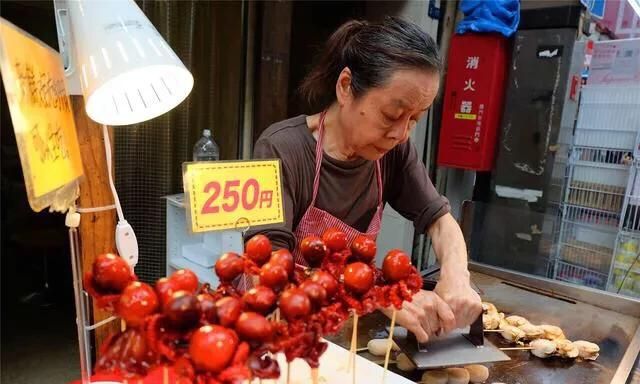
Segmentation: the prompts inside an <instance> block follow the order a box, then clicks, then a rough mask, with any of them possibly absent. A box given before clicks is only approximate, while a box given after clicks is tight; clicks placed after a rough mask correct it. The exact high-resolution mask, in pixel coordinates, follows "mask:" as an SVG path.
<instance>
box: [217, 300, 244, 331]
mask: <svg viewBox="0 0 640 384" xmlns="http://www.w3.org/2000/svg"><path fill="white" fill-rule="evenodd" d="M242 307H243V305H242V301H240V299H237V298H235V297H230V296H228V297H223V298H222V299H220V300H218V301H216V316H217V317H218V320H219V321H220V325H222V326H224V327H232V326H233V325H234V324H235V323H236V321H237V320H238V317H240V314H241V313H242Z"/></svg>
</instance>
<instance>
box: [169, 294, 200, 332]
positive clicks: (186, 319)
mask: <svg viewBox="0 0 640 384" xmlns="http://www.w3.org/2000/svg"><path fill="white" fill-rule="evenodd" d="M163 312H164V314H165V315H166V316H167V320H168V321H169V325H171V326H172V327H174V328H176V329H189V328H191V327H194V326H196V324H198V321H200V314H201V312H200V306H199V305H198V299H197V298H196V296H195V295H194V294H193V293H191V292H187V291H177V292H175V293H174V294H173V295H171V299H169V301H168V302H167V303H166V304H165V305H164V309H163Z"/></svg>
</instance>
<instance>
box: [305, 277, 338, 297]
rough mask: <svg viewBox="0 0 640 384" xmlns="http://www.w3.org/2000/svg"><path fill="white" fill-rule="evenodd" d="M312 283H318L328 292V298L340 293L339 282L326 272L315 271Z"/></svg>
mask: <svg viewBox="0 0 640 384" xmlns="http://www.w3.org/2000/svg"><path fill="white" fill-rule="evenodd" d="M311 281H313V282H315V283H318V284H320V285H321V286H322V288H324V289H325V290H326V291H327V297H332V296H333V295H335V294H336V292H338V281H337V280H336V279H335V278H334V277H333V276H331V274H330V273H328V272H325V271H315V272H314V273H313V275H311Z"/></svg>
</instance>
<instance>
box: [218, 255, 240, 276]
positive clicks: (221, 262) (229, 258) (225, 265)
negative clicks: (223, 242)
mask: <svg viewBox="0 0 640 384" xmlns="http://www.w3.org/2000/svg"><path fill="white" fill-rule="evenodd" d="M215 270H216V275H218V277H219V278H220V280H222V281H224V282H230V281H232V280H233V279H235V278H236V277H238V275H240V274H241V273H242V272H243V271H244V260H242V257H241V256H240V255H238V254H237V253H233V252H227V253H224V254H222V256H220V258H219V259H218V261H216V265H215Z"/></svg>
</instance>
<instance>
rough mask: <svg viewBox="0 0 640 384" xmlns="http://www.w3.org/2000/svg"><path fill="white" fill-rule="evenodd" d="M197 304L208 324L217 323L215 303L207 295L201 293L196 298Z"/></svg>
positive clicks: (211, 297)
mask: <svg viewBox="0 0 640 384" xmlns="http://www.w3.org/2000/svg"><path fill="white" fill-rule="evenodd" d="M196 298H197V299H198V304H199V305H200V311H201V312H202V314H203V315H204V318H205V319H206V320H207V321H208V322H209V323H215V322H217V321H218V315H217V314H216V301H215V300H214V299H213V296H211V295H210V294H208V293H201V294H199V295H198V296H196Z"/></svg>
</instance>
